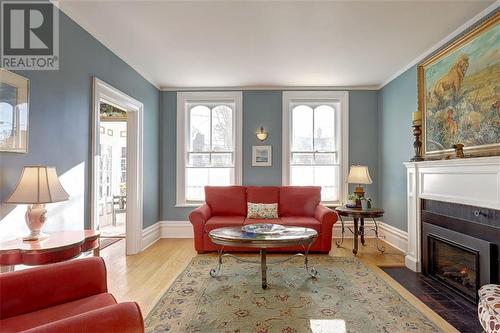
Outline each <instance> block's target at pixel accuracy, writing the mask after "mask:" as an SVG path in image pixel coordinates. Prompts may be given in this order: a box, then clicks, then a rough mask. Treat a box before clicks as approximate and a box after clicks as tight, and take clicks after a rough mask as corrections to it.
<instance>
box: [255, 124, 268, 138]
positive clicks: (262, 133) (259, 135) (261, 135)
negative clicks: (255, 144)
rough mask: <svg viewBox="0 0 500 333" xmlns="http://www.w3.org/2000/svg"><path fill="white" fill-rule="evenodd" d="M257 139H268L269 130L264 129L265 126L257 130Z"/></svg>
mask: <svg viewBox="0 0 500 333" xmlns="http://www.w3.org/2000/svg"><path fill="white" fill-rule="evenodd" d="M257 139H259V140H260V141H264V140H265V139H267V132H266V131H264V127H262V126H261V127H260V130H259V132H257Z"/></svg>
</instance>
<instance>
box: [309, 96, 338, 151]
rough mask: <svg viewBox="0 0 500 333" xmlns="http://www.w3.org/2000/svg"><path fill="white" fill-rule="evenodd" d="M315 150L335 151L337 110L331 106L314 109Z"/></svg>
mask: <svg viewBox="0 0 500 333" xmlns="http://www.w3.org/2000/svg"><path fill="white" fill-rule="evenodd" d="M314 150H315V151H335V150H336V149H335V110H334V109H333V108H332V107H331V106H329V105H320V106H318V107H316V108H315V109H314Z"/></svg>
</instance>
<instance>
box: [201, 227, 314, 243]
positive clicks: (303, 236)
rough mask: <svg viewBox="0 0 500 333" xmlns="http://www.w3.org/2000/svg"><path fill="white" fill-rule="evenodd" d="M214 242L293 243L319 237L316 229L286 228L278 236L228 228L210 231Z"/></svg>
mask: <svg viewBox="0 0 500 333" xmlns="http://www.w3.org/2000/svg"><path fill="white" fill-rule="evenodd" d="M209 237H210V238H211V239H212V240H223V241H234V242H248V243H251V242H266V241H267V242H285V243H286V242H293V241H297V242H300V241H305V240H309V239H314V238H316V237H318V233H317V232H316V230H314V229H310V228H304V227H285V230H284V231H283V232H280V233H278V234H256V233H249V232H246V231H243V230H241V226H239V227H226V228H219V229H214V230H212V231H210V233H209Z"/></svg>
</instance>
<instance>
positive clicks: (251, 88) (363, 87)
mask: <svg viewBox="0 0 500 333" xmlns="http://www.w3.org/2000/svg"><path fill="white" fill-rule="evenodd" d="M379 89H380V88H379V86H378V85H368V86H228V87H161V88H160V91H232V90H236V91H242V90H243V91H245V90H285V91H287V90H311V91H316V90H379Z"/></svg>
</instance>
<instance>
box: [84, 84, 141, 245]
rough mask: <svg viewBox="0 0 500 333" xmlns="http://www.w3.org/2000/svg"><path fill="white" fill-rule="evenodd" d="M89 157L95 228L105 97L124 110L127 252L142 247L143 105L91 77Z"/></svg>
mask: <svg viewBox="0 0 500 333" xmlns="http://www.w3.org/2000/svg"><path fill="white" fill-rule="evenodd" d="M92 97H93V103H92V158H91V160H90V163H91V165H90V168H91V182H90V221H91V228H92V229H95V227H96V223H97V221H98V218H99V217H98V203H97V200H98V198H97V189H98V186H99V184H98V181H99V180H98V175H99V153H100V152H99V126H100V103H101V101H106V103H109V104H111V105H115V106H117V107H119V108H120V109H123V110H125V111H127V208H126V210H127V211H126V216H127V219H126V254H127V255H130V254H136V253H138V252H139V251H141V249H142V244H141V242H142V225H143V224H142V216H143V214H142V211H143V165H142V160H143V119H144V105H143V104H142V103H141V102H139V101H137V100H136V99H134V98H132V97H130V96H128V95H127V94H125V93H123V92H121V91H120V90H118V89H116V88H114V87H112V86H110V85H109V84H107V83H105V82H104V81H102V80H100V79H98V78H97V77H94V78H93V96H92Z"/></svg>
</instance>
